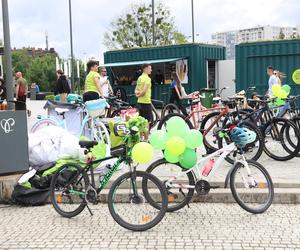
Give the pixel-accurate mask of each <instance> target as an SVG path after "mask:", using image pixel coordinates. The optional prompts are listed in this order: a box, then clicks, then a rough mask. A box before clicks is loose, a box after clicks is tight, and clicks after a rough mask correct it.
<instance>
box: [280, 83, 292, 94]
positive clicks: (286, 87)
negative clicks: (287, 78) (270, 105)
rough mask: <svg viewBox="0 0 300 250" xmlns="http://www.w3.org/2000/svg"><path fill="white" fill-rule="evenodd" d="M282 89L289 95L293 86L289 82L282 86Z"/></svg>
mask: <svg viewBox="0 0 300 250" xmlns="http://www.w3.org/2000/svg"><path fill="white" fill-rule="evenodd" d="M281 89H282V90H283V91H285V92H286V93H287V94H288V95H289V94H290V92H291V87H290V86H289V85H287V84H285V85H283V86H282V87H281Z"/></svg>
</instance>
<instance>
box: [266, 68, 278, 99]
mask: <svg viewBox="0 0 300 250" xmlns="http://www.w3.org/2000/svg"><path fill="white" fill-rule="evenodd" d="M267 74H268V76H269V89H268V92H267V95H268V96H269V97H272V96H273V93H272V86H273V85H274V84H277V82H278V80H277V77H276V76H275V75H274V68H273V67H272V66H269V67H268V68H267Z"/></svg>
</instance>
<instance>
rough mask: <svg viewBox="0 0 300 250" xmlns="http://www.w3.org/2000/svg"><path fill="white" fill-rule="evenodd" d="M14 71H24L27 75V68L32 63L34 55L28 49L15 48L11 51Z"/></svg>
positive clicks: (24, 74)
mask: <svg viewBox="0 0 300 250" xmlns="http://www.w3.org/2000/svg"><path fill="white" fill-rule="evenodd" d="M11 56H12V65H13V71H14V72H15V73H16V72H19V71H20V72H22V73H23V76H26V73H27V70H28V68H29V66H30V65H31V63H32V60H33V59H32V57H31V56H30V55H29V54H28V52H27V50H13V51H12V53H11Z"/></svg>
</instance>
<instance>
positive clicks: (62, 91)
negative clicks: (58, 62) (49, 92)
mask: <svg viewBox="0 0 300 250" xmlns="http://www.w3.org/2000/svg"><path fill="white" fill-rule="evenodd" d="M56 74H57V82H56V90H55V93H54V94H55V95H57V94H59V96H60V101H61V102H67V95H68V94H70V86H69V83H68V80H67V77H66V76H65V75H64V72H63V71H62V70H61V69H59V70H57V71H56Z"/></svg>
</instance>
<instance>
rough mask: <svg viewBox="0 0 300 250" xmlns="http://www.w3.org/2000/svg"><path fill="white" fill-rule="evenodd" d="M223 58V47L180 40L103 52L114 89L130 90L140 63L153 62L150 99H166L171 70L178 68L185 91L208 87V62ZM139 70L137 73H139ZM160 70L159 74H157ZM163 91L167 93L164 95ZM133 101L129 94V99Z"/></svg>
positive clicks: (132, 88) (130, 91)
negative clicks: (160, 44) (171, 42)
mask: <svg viewBox="0 0 300 250" xmlns="http://www.w3.org/2000/svg"><path fill="white" fill-rule="evenodd" d="M219 60H225V48H224V47H222V46H216V45H209V44H196V43H192V44H182V45H168V46H156V47H147V48H132V49H124V50H114V51H108V52H105V53H104V66H105V67H106V68H107V69H108V73H109V79H110V81H111V83H112V86H113V88H114V89H116V88H118V89H120V88H122V89H124V90H125V91H126V93H127V94H133V93H134V89H135V84H136V80H137V77H138V75H139V73H140V71H139V70H140V69H141V66H142V64H143V63H150V64H151V65H152V69H153V70H152V74H151V79H152V99H157V100H162V101H164V102H166V103H167V102H168V101H169V99H170V93H171V90H170V84H171V82H172V78H171V75H172V74H171V73H172V72H174V71H175V72H177V75H178V77H179V78H180V79H181V82H182V85H183V86H184V88H185V90H186V92H187V93H191V92H192V91H196V90H198V91H199V90H200V89H202V88H206V87H208V80H211V79H207V78H208V77H207V76H208V75H209V74H208V71H209V70H211V65H215V69H217V61H219ZM138 72H139V73H138ZM159 74H160V75H159ZM165 93H168V94H167V95H166V94H165ZM134 101H136V98H134V97H131V98H130V102H131V103H132V102H134Z"/></svg>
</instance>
